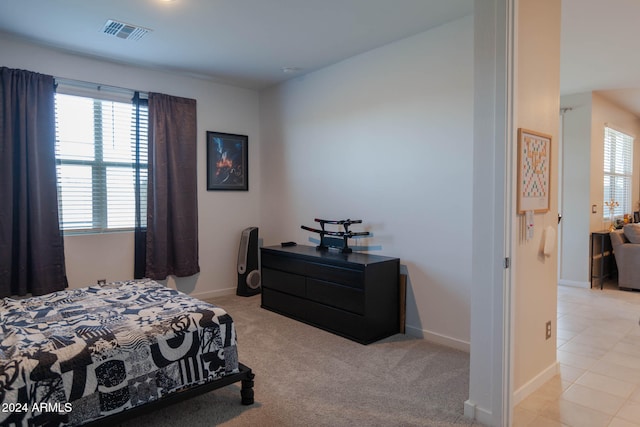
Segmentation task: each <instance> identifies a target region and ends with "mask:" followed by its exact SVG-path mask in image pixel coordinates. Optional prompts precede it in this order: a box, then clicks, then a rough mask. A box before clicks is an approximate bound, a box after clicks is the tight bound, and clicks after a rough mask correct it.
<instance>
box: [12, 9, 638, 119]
mask: <svg viewBox="0 0 640 427" xmlns="http://www.w3.org/2000/svg"><path fill="white" fill-rule="evenodd" d="M471 13H473V0H393V1H391V0H174V1H170V2H168V1H163V0H56V1H52V0H1V1H0V32H5V33H9V34H11V35H14V36H18V37H23V38H27V39H29V40H32V41H34V42H36V43H41V44H45V45H48V46H52V47H57V48H61V49H65V50H69V51H74V52H77V53H80V54H84V55H89V56H94V57H99V58H106V59H109V60H112V61H116V62H124V63H134V64H137V65H141V66H147V67H154V68H160V69H165V70H171V71H176V72H182V73H187V74H190V75H194V76H198V77H202V78H207V79H211V80H215V81H219V82H225V83H229V84H233V85H238V86H243V87H248V88H253V89H260V88H264V87H267V86H269V85H272V84H275V83H278V82H281V81H284V80H286V79H288V78H291V77H295V76H298V75H300V74H304V73H307V72H310V71H313V70H317V69H319V68H322V67H325V66H327V65H330V64H333V63H336V62H338V61H341V60H343V59H346V58H348V57H350V56H353V55H356V54H358V53H362V52H365V51H367V50H370V49H373V48H376V47H379V46H382V45H384V44H387V43H391V42H393V41H396V40H400V39H402V38H405V37H408V36H410V35H413V34H417V33H420V32H423V31H426V30H428V29H430V28H433V27H435V26H438V25H441V24H443V23H445V22H448V21H451V20H454V19H457V18H460V17H462V16H466V15H469V14H471ZM638 18H640V1H639V0H607V1H603V0H562V46H561V56H562V59H561V93H562V94H570V93H579V92H585V91H598V92H599V93H601V94H602V95H604V96H605V97H608V98H609V99H611V100H613V101H614V102H616V103H619V104H621V105H622V106H624V107H626V108H628V109H631V111H633V112H635V113H636V115H638V116H640V55H638V54H637V49H636V46H635V43H636V41H637V40H640V25H637V23H636V22H635V21H636V20H637V19H638ZM108 19H114V20H119V21H123V22H126V23H129V24H134V25H138V26H142V27H146V28H150V29H151V30H153V31H152V32H150V33H149V34H147V35H146V36H145V37H143V38H142V39H141V40H138V41H132V40H121V39H119V38H116V37H113V36H108V35H105V34H103V33H102V32H101V30H102V27H103V25H104V24H105V22H106V21H107V20H108ZM0 58H1V56H0ZM0 60H1V59H0ZM0 65H3V64H0ZM283 67H296V68H299V69H300V70H299V71H296V72H294V73H284V72H283V71H282V68H283Z"/></svg>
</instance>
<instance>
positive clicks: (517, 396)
mask: <svg viewBox="0 0 640 427" xmlns="http://www.w3.org/2000/svg"><path fill="white" fill-rule="evenodd" d="M559 368H560V365H559V364H558V362H557V361H556V362H553V363H552V364H551V365H550V366H549V367H548V368H546V369H545V370H543V371H542V372H540V373H539V374H538V375H536V376H535V377H534V378H533V379H531V380H530V381H529V382H527V383H526V384H525V385H523V386H522V387H520V388H519V389H518V390H516V391H515V392H514V393H513V406H516V405H517V404H518V403H520V402H522V401H523V400H524V399H525V398H526V397H527V396H529V395H530V394H531V393H533V392H534V391H536V390H537V389H539V388H540V387H541V386H542V385H543V384H544V383H546V382H547V381H549V380H550V379H551V378H553V377H554V376H555V375H557V374H558V372H559Z"/></svg>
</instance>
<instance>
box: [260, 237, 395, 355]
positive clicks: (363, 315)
mask: <svg viewBox="0 0 640 427" xmlns="http://www.w3.org/2000/svg"><path fill="white" fill-rule="evenodd" d="M261 261H262V307H263V308H265V309H268V310H271V311H274V312H277V313H280V314H282V315H285V316H287V317H291V318H293V319H296V320H299V321H302V322H305V323H308V324H310V325H313V326H316V327H319V328H321V329H325V330H327V331H329V332H333V333H335V334H337V335H341V336H343V337H345V338H349V339H351V340H354V341H357V342H359V343H362V344H369V343H372V342H374V341H377V340H379V339H382V338H385V337H388V336H390V335H394V334H396V333H397V332H398V330H399V276H400V260H399V259H398V258H391V257H385V256H380V255H371V254H366V253H357V252H354V253H350V254H343V253H340V252H339V251H333V250H328V251H327V250H324V251H320V250H317V249H316V248H315V247H312V246H303V245H297V246H288V247H281V246H269V247H263V248H261Z"/></svg>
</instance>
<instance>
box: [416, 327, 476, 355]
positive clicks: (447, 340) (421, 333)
mask: <svg viewBox="0 0 640 427" xmlns="http://www.w3.org/2000/svg"><path fill="white" fill-rule="evenodd" d="M405 331H406V333H407V335H411V336H412V337H417V338H423V339H425V340H427V341H431V342H434V343H436V344H440V345H444V346H447V347H451V348H455V349H456V350H461V351H465V352H467V353H469V352H470V351H471V344H469V343H468V342H466V341H462V340H459V339H457V338H451V337H448V336H446V335H442V334H438V333H435V332H430V331H425V330H424V329H420V328H416V327H415V326H409V325H406V326H405Z"/></svg>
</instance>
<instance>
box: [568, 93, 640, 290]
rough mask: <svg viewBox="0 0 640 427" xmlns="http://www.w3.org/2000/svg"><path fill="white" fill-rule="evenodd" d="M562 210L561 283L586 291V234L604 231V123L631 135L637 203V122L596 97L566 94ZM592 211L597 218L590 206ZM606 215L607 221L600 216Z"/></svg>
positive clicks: (639, 156)
mask: <svg viewBox="0 0 640 427" xmlns="http://www.w3.org/2000/svg"><path fill="white" fill-rule="evenodd" d="M561 104H562V106H563V107H566V108H571V110H570V111H567V112H566V113H565V116H564V123H565V127H564V139H565V144H564V151H565V154H564V157H565V168H564V176H565V179H564V190H563V194H564V209H563V216H564V220H563V233H562V236H561V238H562V248H563V252H562V266H561V268H560V284H566V285H572V286H581V287H588V286H589V281H590V258H589V256H590V233H591V232H594V231H601V230H605V229H607V227H608V226H609V221H608V208H607V207H606V206H604V194H603V192H604V188H603V165H604V127H605V123H609V125H610V126H613V127H614V128H617V129H619V130H621V131H624V132H627V133H630V134H631V135H633V136H634V137H635V141H634V150H633V153H634V167H633V187H632V206H633V209H634V210H638V200H639V198H640V196H639V192H640V119H638V117H636V116H634V115H633V114H632V113H630V112H628V111H627V110H625V109H624V108H622V107H619V106H618V105H616V104H614V103H612V102H611V101H609V100H607V99H606V98H604V97H603V96H601V95H600V94H598V93H595V92H587V93H581V94H574V95H565V96H563V97H562V99H561ZM592 205H595V206H596V213H592V212H591V206H592ZM603 216H605V217H606V219H605V218H604V217H603Z"/></svg>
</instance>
